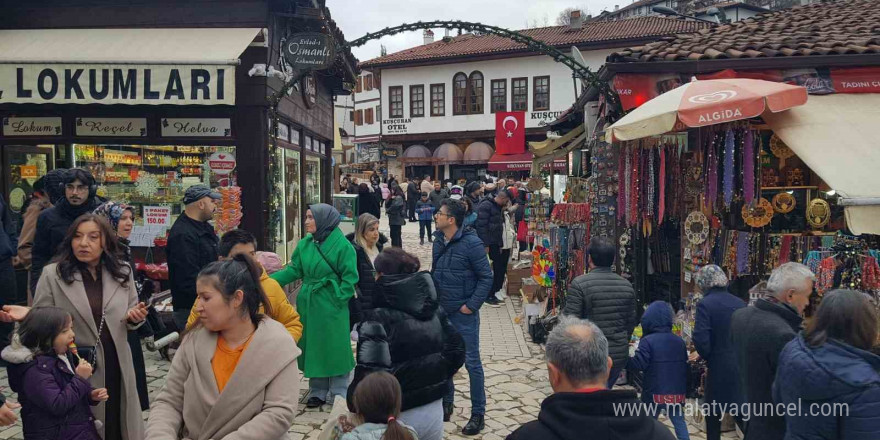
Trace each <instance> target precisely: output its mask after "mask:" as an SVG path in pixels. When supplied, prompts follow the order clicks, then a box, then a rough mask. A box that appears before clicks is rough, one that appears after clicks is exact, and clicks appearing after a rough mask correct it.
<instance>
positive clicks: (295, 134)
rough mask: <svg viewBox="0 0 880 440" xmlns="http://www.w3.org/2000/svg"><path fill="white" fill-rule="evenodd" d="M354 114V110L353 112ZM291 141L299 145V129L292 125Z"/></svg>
mask: <svg viewBox="0 0 880 440" xmlns="http://www.w3.org/2000/svg"><path fill="white" fill-rule="evenodd" d="M352 114H354V112H352ZM352 121H354V116H352ZM290 143H291V144H293V145H299V130H297V129H295V128H293V127H290Z"/></svg>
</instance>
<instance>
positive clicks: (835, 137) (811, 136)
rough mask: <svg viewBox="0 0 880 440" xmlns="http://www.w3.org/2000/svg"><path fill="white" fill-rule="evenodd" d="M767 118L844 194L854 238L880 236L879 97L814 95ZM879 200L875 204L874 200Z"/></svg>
mask: <svg viewBox="0 0 880 440" xmlns="http://www.w3.org/2000/svg"><path fill="white" fill-rule="evenodd" d="M764 120H765V121H766V122H767V124H768V125H770V127H771V128H772V129H773V132H774V133H776V135H777V136H779V137H780V138H781V139H782V140H783V142H785V143H786V145H788V146H789V148H791V149H792V151H794V152H795V154H797V156H798V157H799V158H800V159H801V160H803V161H804V163H805V164H807V166H809V167H810V169H812V170H813V171H814V172H815V173H816V174H818V175H819V177H821V178H822V180H824V181H825V182H826V183H828V185H829V186H831V188H832V189H834V190H836V191H837V193H838V194H839V195H840V196H841V199H840V202H841V204H846V203H851V204H864V205H865V206H847V207H846V223H847V226H849V229H850V230H851V231H852V232H853V233H855V234H880V205H878V204H877V200H876V198H878V197H880V172H878V170H880V133H878V121H880V94H875V93H870V94H833V95H824V96H810V99H809V101H808V102H807V104H806V105H803V106H800V107H796V108H793V109H791V110H789V111H787V112H782V113H768V114H765V115H764ZM871 199H875V200H873V201H872V200H871Z"/></svg>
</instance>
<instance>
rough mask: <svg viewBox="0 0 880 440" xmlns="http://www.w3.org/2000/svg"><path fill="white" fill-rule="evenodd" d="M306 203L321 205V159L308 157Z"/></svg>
mask: <svg viewBox="0 0 880 440" xmlns="http://www.w3.org/2000/svg"><path fill="white" fill-rule="evenodd" d="M305 185H306V202H307V203H308V204H309V205H311V204H315V203H321V158H320V157H316V156H308V155H307V156H306V181H305Z"/></svg>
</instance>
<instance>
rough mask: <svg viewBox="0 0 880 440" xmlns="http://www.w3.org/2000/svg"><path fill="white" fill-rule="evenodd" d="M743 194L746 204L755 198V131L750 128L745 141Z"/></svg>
mask: <svg viewBox="0 0 880 440" xmlns="http://www.w3.org/2000/svg"><path fill="white" fill-rule="evenodd" d="M743 195H744V196H745V202H746V205H751V204H752V201H754V200H755V132H753V131H752V130H748V129H747V130H746V134H745V140H744V141H743Z"/></svg>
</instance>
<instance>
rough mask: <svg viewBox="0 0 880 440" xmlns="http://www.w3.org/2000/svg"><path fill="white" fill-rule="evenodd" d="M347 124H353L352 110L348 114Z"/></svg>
mask: <svg viewBox="0 0 880 440" xmlns="http://www.w3.org/2000/svg"><path fill="white" fill-rule="evenodd" d="M348 122H354V110H351V111H349V112H348Z"/></svg>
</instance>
